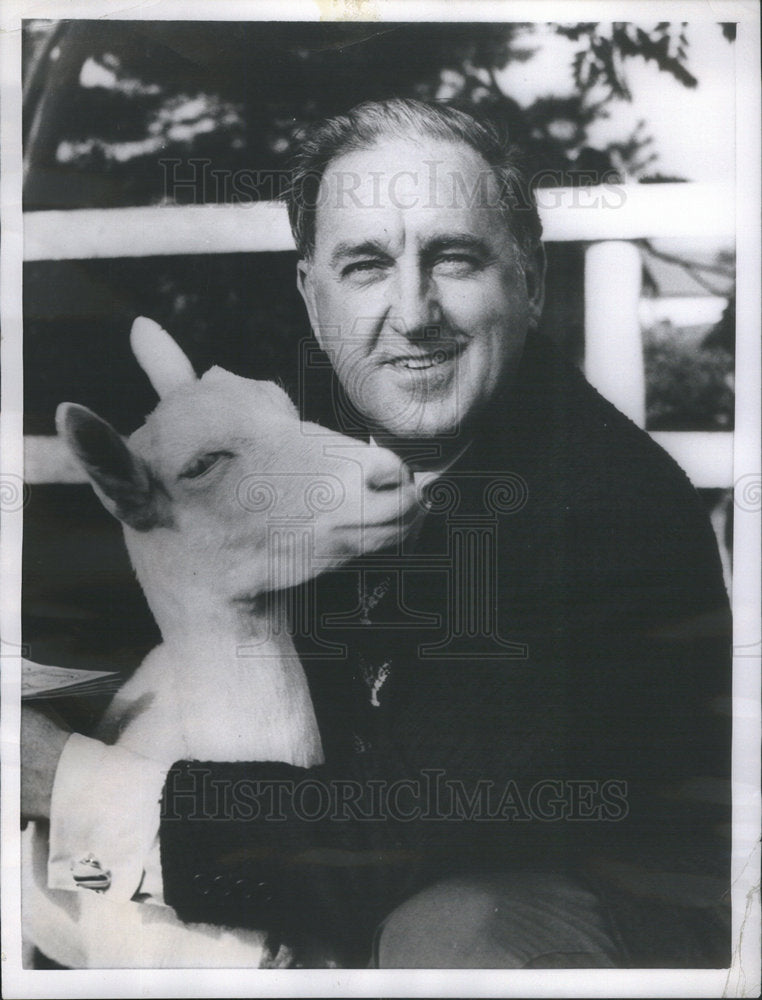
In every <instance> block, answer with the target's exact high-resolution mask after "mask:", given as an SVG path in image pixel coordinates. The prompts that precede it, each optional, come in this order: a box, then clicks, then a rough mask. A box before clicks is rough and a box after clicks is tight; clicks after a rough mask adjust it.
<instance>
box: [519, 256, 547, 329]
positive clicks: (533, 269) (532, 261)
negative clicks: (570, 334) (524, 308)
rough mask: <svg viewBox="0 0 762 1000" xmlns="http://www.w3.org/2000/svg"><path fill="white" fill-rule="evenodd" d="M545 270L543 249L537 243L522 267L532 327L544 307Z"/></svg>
mask: <svg viewBox="0 0 762 1000" xmlns="http://www.w3.org/2000/svg"><path fill="white" fill-rule="evenodd" d="M545 269H546V260H545V247H544V246H543V245H542V243H539V244H538V245H537V249H536V250H534V252H533V253H532V254H531V256H530V257H529V260H528V261H527V263H526V265H525V267H524V280H525V281H526V286H527V298H528V300H529V318H530V322H531V323H532V325H533V326H537V324H538V323H539V322H540V316H541V315H542V309H543V306H544V305H545Z"/></svg>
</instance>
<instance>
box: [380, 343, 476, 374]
mask: <svg viewBox="0 0 762 1000" xmlns="http://www.w3.org/2000/svg"><path fill="white" fill-rule="evenodd" d="M465 346H466V345H465V344H449V345H448V346H447V347H437V348H435V349H434V350H431V351H425V352H417V353H415V354H401V355H397V356H396V357H393V358H389V360H388V361H387V362H386V363H387V364H389V365H391V366H392V367H393V368H398V369H399V368H401V369H407V370H408V371H416V372H417V371H426V370H427V369H428V368H437V367H439V366H440V365H444V364H446V363H447V362H448V361H452V360H453V359H454V358H457V357H458V356H459V355H461V354H462V353H463V351H464V350H465Z"/></svg>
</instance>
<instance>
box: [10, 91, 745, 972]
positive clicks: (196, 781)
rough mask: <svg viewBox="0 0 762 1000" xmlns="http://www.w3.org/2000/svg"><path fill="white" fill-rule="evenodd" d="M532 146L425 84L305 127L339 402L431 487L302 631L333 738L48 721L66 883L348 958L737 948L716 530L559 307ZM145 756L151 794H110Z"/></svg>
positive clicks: (42, 801) (606, 957)
mask: <svg viewBox="0 0 762 1000" xmlns="http://www.w3.org/2000/svg"><path fill="white" fill-rule="evenodd" d="M520 163H521V161H520V157H519V155H518V153H517V151H516V150H515V149H513V148H512V147H511V146H510V144H508V143H507V142H506V141H505V140H504V138H503V137H502V136H501V135H500V134H499V132H498V131H497V130H496V129H495V128H493V127H492V126H491V125H487V124H483V123H479V122H477V121H476V120H475V119H474V118H472V117H471V116H470V115H467V114H464V113H462V112H460V111H457V110H454V109H451V108H447V107H444V106H430V105H425V104H421V103H419V102H415V101H402V100H395V101H387V102H380V103H372V104H366V105H361V106H360V107H358V108H355V109H353V110H352V111H351V112H349V113H348V114H346V115H342V116H339V117H337V118H334V119H331V120H328V121H325V122H321V123H318V124H317V125H315V126H314V127H313V128H312V129H311V131H310V132H309V134H308V135H307V136H306V137H305V138H304V140H303V142H302V144H301V149H300V153H299V156H298V158H297V162H296V165H295V169H294V176H293V184H292V188H291V193H290V201H289V212H290V218H291V223H292V229H293V232H294V236H295V240H296V243H297V248H298V250H299V261H298V264H297V278H298V286H299V290H300V292H301V294H302V296H303V298H304V301H305V303H306V306H307V311H308V314H309V318H310V322H311V325H312V328H313V330H314V333H315V336H316V337H317V340H318V342H319V344H320V345H321V346H322V348H323V350H324V351H325V352H326V353H327V355H328V356H329V358H330V360H331V362H332V365H333V368H334V371H335V376H336V385H335V386H334V389H335V394H334V396H333V397H332V399H333V401H334V403H335V404H336V405H335V408H334V414H333V417H334V420H335V422H336V423H337V424H338V425H339V426H340V429H346V428H345V427H343V426H342V424H343V423H344V422H345V419H346V414H347V412H348V410H347V409H346V407H345V403H348V404H349V405H350V409H351V411H352V419H353V420H355V419H357V420H359V421H360V422H361V424H362V426H361V427H360V428H359V430H358V433H362V434H364V435H366V436H370V437H372V438H374V439H375V440H379V441H383V443H384V444H387V445H389V446H391V447H392V448H394V449H395V450H396V451H397V452H398V453H399V454H400V455H402V456H403V457H405V458H406V459H407V460H408V461H409V462H410V463H411V465H412V466H413V468H414V469H417V470H418V476H419V480H420V481H421V484H422V489H423V491H424V494H425V495H426V496H427V498H428V499H427V510H428V512H427V514H426V516H425V518H423V519H422V522H421V523H419V524H418V525H417V529H416V530H415V531H413V532H412V534H411V538H410V539H408V540H407V541H406V543H405V545H404V546H403V547H402V548H401V549H399V550H397V551H395V552H393V553H386V554H385V555H383V557H382V558H379V557H373V558H372V559H370V560H366V561H365V562H362V561H361V562H360V563H359V564H358V565H357V566H355V567H353V569H352V572H351V573H347V572H344V573H339V574H334V575H333V576H327V577H324V578H322V580H320V581H319V582H318V584H317V587H316V590H317V594H316V596H315V600H314V604H313V605H312V607H313V609H314V613H313V615H312V616H311V617H310V618H309V620H308V621H307V622H306V623H303V624H304V625H305V627H304V628H303V634H302V635H301V636H300V650H301V652H302V655H303V659H304V663H305V667H306V669H307V671H308V674H309V678H310V689H311V694H312V697H313V700H314V703H315V708H316V713H317V717H318V721H319V724H320V727H321V735H322V738H323V744H324V748H325V753H326V761H325V764H323V765H321V766H319V767H314V768H309V769H301V768H297V767H292V766H290V765H286V764H282V763H278V762H264V763H261V762H259V763H256V762H253V763H251V764H225V763H223V762H202V763H199V762H192V761H180V762H178V763H177V764H175V765H174V766H173V767H172V768H171V769H170V771H169V773H168V774H166V773H165V772H164V771H161V770H160V769H156V768H155V767H154V768H152V766H151V765H149V764H148V762H146V761H145V760H143V759H142V758H135V759H134V761H133V763H132V764H130V762H129V760H128V759H127V757H125V755H124V753H123V752H122V754H121V756H119V757H118V758H116V757H114V758H113V760H112V758H111V757H110V751H109V750H108V749H107V748H104V747H102V746H100V745H98V744H95V743H94V741H89V740H85V739H84V738H82V737H77V738H76V739H75V740H72V741H70V742H68V743H66V745H65V747H64V750H63V755H62V757H61V759H60V763H59V765H58V770H57V772H56V770H55V767H56V762H57V761H58V755H59V753H60V750H61V746H62V745H63V744H64V742H65V740H66V734H64V733H61V732H59V731H58V730H57V729H56V728H55V727H54V726H51V725H50V724H47V728H45V725H46V724H45V723H43V722H42V721H41V720H39V718H37V717H35V716H30V717H29V723H28V730H27V732H28V735H29V738H28V740H27V746H28V747H29V748H30V749H29V750H28V765H27V768H26V775H27V777H26V779H25V781H26V789H27V792H26V803H27V812H28V813H30V814H31V815H48V814H49V812H50V806H49V799H50V792H51V787H52V786H53V788H54V791H53V797H54V809H53V815H52V817H51V842H52V843H54V844H55V845H56V858H55V859H53V858H52V859H51V866H50V874H51V879H52V882H53V884H54V886H55V887H57V888H67V887H69V888H73V887H72V886H71V873H70V865H71V862H73V861H76V859H77V857H78V855H79V854H80V853H81V852H82V851H85V852H89V853H88V856H90V854H92V856H94V857H95V858H96V860H97V861H98V863H99V865H100V866H101V867H102V868H104V869H108V870H109V871H111V872H112V873H113V880H112V887H111V888H110V889H109V890H108V891H109V892H111V893H114V892H117V891H118V892H120V893H122V894H123V895H124V896H125V898H129V896H131V895H132V894H133V893H135V892H138V891H139V892H141V893H142V894H143V898H146V897H148V896H154V897H156V898H162V895H163V900H164V901H165V902H166V903H167V904H169V905H171V906H172V907H174V908H175V909H176V911H177V913H178V914H179V915H180V916H181V918H182V919H184V920H186V921H206V922H213V923H218V924H223V925H230V926H234V927H252V928H258V927H267V928H269V929H270V930H271V931H272V934H273V936H274V938H275V939H284V940H292V941H293V940H311V941H315V940H318V939H319V940H322V941H323V942H324V943H325V946H326V949H327V950H328V951H329V952H331V953H332V954H338V955H339V956H340V957H341V961H342V962H344V963H347V964H365V963H367V962H368V961H369V960H370V961H371V962H373V963H375V964H377V965H379V966H382V967H424V968H425V967H430V968H437V967H468V968H474V967H483V968H563V967H602V968H612V967H628V966H629V967H633V966H649V965H658V966H670V965H674V966H678V967H700V966H714V967H718V966H722V965H725V964H727V961H728V960H729V923H728V912H727V905H726V904H727V889H728V867H727V865H728V858H727V855H728V850H727V848H728V845H727V843H726V842H723V838H722V823H723V822H724V821H726V819H727V817H726V816H725V814H724V809H723V804H722V801H721V798H722V797H721V795H718V794H717V789H718V788H719V787H721V784H722V781H723V780H724V779H727V777H728V762H729V742H728V733H727V727H726V725H725V721H724V719H723V718H722V716H721V715H718V713H717V705H718V704H719V702H718V698H719V697H720V696H721V695H722V694H723V693H725V692H726V691H727V688H728V672H727V669H728V652H729V631H728V623H727V611H728V604H727V597H726V594H725V591H724V587H723V583H722V575H721V569H720V564H719V558H718V555H717V552H716V546H715V542H714V538H713V535H712V532H711V529H710V528H709V526H708V523H707V520H706V517H705V516H704V513H703V510H702V508H701V504H700V501H699V498H698V497H697V495H696V493H695V491H694V490H693V488H692V487H691V486H690V484H689V483H688V481H687V479H686V478H685V476H684V475H683V473H682V472H681V471H680V470H679V469H678V467H677V466H676V465H675V464H674V463H673V462H672V461H671V460H670V459H669V458H668V457H667V456H666V455H665V454H664V453H663V452H661V451H660V449H659V448H657V446H656V445H654V444H653V442H652V441H651V440H650V438H649V437H648V435H646V434H645V433H644V432H642V431H640V430H639V429H638V428H636V427H635V426H634V425H632V424H631V423H630V422H629V421H628V420H627V419H626V418H624V417H623V416H622V415H621V414H620V413H618V412H617V411H616V410H615V409H614V407H612V406H611V405H610V404H608V403H607V402H606V401H605V400H603V399H602V398H601V397H600V396H598V394H597V393H595V392H594V390H593V389H591V387H590V386H589V385H587V384H586V383H585V381H584V379H583V378H582V377H581V375H580V374H579V372H578V371H576V369H574V368H573V367H572V366H570V365H568V364H567V363H566V362H565V361H564V360H563V359H561V358H560V357H558V355H557V354H556V353H555V351H554V350H553V349H552V348H551V346H550V345H549V344H548V343H546V342H545V341H544V340H543V339H542V338H541V337H540V336H539V335H538V334H537V330H536V327H537V324H538V320H539V317H540V312H541V308H542V294H543V277H544V274H543V269H544V263H543V253H542V247H541V244H540V233H541V227H540V222H539V218H538V215H537V211H536V208H535V206H534V202H533V200H532V197H531V195H530V194H529V184H528V182H527V180H526V179H525V177H524V176H523V174H522V172H521V168H520ZM612 336H616V318H615V317H612ZM426 480H428V482H426ZM130 767H132V773H133V779H134V780H133V784H134V787H135V794H134V801H131V802H127V803H125V801H124V797H123V796H122V799H120V800H119V801H118V802H113V801H112V802H111V806H110V807H107V805H106V803H108V802H109V794H108V789H109V787H110V786H111V785H113V784H115V780H116V776H118V780H119V787H120V788H121V789H125V788H129V787H130V781H125V780H124V775H125V770H127V769H129V768H130ZM54 772H55V783H54ZM162 786H163V788H164V791H163V795H162V794H161V789H162ZM111 798H112V800H113V796H112V797H111ZM159 798H161V799H162V804H161V810H160V807H159V801H158V800H159ZM141 807H142V813H143V817H142V820H141V822H140V823H138V821H137V820H136V821H135V823H134V824H130V826H129V828H126V827H125V825H124V824H123V823H121V824H120V823H118V822H117V820H118V818H119V817H120V816H121V814H122V813H123V812H124V811H125V810H127V811H128V812H129V814H130V815H132V814H133V813H135V814H137V813H138V812H140V811H141ZM72 815H76V818H77V821H76V824H73V825H74V827H75V829H76V836H75V837H73V838H72V835H71V834H70V832H69V834H68V836H67V822H66V820H67V817H70V816H72ZM70 826H71V824H70ZM138 826H140V827H141V830H142V832H141V833H140V834H139V835H138V834H136V833H135V829H136V828H137V827H138ZM157 830H159V840H160V863H159V853H158V850H153V851H151V850H149V846H150V844H151V841H152V838H153V837H154V835H155V834H156V831H157ZM125 831H126V832H125ZM141 845H142V851H143V853H142V854H141ZM307 961H309V960H307ZM315 961H317V960H316V959H315Z"/></svg>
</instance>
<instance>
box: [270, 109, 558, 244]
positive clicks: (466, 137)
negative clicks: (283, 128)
mask: <svg viewBox="0 0 762 1000" xmlns="http://www.w3.org/2000/svg"><path fill="white" fill-rule="evenodd" d="M409 135H414V136H420V135H426V136H429V137H430V138H433V139H439V140H441V141H444V142H460V143H464V144H465V145H467V146H470V147H471V148H472V149H474V150H475V151H476V152H477V153H479V154H480V156H481V157H482V158H483V159H484V160H485V161H486V162H487V164H488V165H489V167H490V168H491V170H492V172H493V174H494V176H495V178H496V180H497V182H498V189H499V194H498V198H499V202H498V205H499V208H500V210H501V211H502V213H503V215H504V217H505V219H506V223H507V225H508V228H509V230H510V232H511V233H512V235H513V237H514V239H515V241H516V244H517V247H518V249H519V252H520V254H521V256H522V258H523V259H524V260H526V259H528V257H529V256H530V255H531V254H532V253H533V252H534V250H535V249H536V248H537V246H538V245H539V242H540V238H541V236H542V223H541V222H540V217H539V214H538V212H537V204H536V202H535V198H534V193H533V192H532V189H531V185H530V182H529V180H528V171H527V166H526V161H525V157H524V154H523V153H522V151H521V150H520V149H519V148H518V147H517V146H516V145H514V144H513V143H512V142H511V141H510V140H509V137H508V135H507V134H505V133H503V132H502V131H501V130H500V129H499V128H498V127H497V126H496V125H495V124H493V123H492V122H488V121H484V120H479V119H477V118H476V117H474V116H473V115H472V114H469V113H467V112H465V111H460V110H459V109H457V108H453V107H450V106H448V105H446V104H426V103H424V102H423V101H416V100H412V99H408V98H394V99H391V100H386V101H366V102H364V103H363V104H358V105H357V106H356V107H354V108H352V110H351V111H348V112H347V113H346V114H342V115H336V116H335V117H333V118H326V119H324V120H322V121H319V122H316V123H315V124H313V125H311V126H309V128H308V129H307V130H306V132H305V133H304V135H303V137H302V138H301V140H300V142H299V149H298V151H297V153H296V155H295V157H294V161H293V167H292V173H291V183H290V185H289V188H288V190H287V191H286V193H285V197H286V199H287V202H288V217H289V222H290V223H291V232H292V233H293V236H294V242H295V243H296V246H297V249H298V251H299V253H300V254H301V256H302V257H303V258H305V259H309V258H310V257H311V256H312V253H313V251H314V249H315V216H316V212H317V205H318V190H319V187H320V182H321V180H322V177H323V174H324V173H325V171H326V169H327V167H328V165H329V164H330V163H331V162H332V161H333V160H335V159H337V158H338V157H340V156H343V155H344V154H345V153H350V152H354V151H356V150H364V149H368V148H370V147H372V146H374V145H375V144H376V143H377V142H378V141H379V139H383V138H388V137H389V136H401V137H404V136H409Z"/></svg>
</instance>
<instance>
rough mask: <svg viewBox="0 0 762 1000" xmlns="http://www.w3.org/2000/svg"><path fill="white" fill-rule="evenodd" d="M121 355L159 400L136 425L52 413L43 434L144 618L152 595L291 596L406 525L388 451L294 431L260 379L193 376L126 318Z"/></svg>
mask: <svg viewBox="0 0 762 1000" xmlns="http://www.w3.org/2000/svg"><path fill="white" fill-rule="evenodd" d="M133 348H134V349H135V353H136V355H137V356H138V358H139V360H140V361H141V363H142V364H143V366H144V367H145V368H146V369H147V372H148V374H149V377H151V378H152V381H153V383H154V386H155V387H156V388H157V390H158V391H159V392H160V394H161V396H162V398H161V401H160V402H159V405H158V406H157V408H156V409H155V410H154V411H153V413H151V415H150V416H149V417H148V418H147V420H146V422H145V424H144V425H143V426H142V427H140V428H139V429H138V430H137V431H135V433H134V434H132V435H131V436H130V438H129V439H128V440H127V442H125V441H123V440H122V438H121V437H120V436H119V435H118V434H117V433H116V431H115V430H114V429H113V428H112V427H111V426H110V425H109V424H108V423H106V422H105V421H104V420H102V419H101V418H100V417H98V416H96V415H95V414H94V413H92V412H91V411H90V410H88V409H86V408H85V407H82V406H78V405H76V404H73V403H63V404H61V406H60V407H59V408H58V411H57V414H56V425H57V427H58V431H59V433H60V434H61V436H62V437H63V438H64V439H65V440H66V442H67V443H68V445H69V447H70V449H71V450H72V451H73V453H74V454H75V455H76V457H77V458H78V459H79V461H80V463H81V464H82V466H83V467H84V469H85V471H86V473H87V475H88V477H89V479H90V481H91V483H92V485H93V487H94V488H95V491H96V493H97V494H98V496H99V497H100V499H101V501H102V502H103V504H104V506H105V507H106V508H107V509H108V510H109V511H110V512H111V513H112V514H113V515H114V516H115V517H117V518H119V520H120V521H122V523H123V525H124V528H125V538H126V542H127V547H128V549H129V551H130V555H131V558H132V560H133V563H134V565H135V569H136V571H137V574H138V577H139V579H140V582H141V584H142V585H143V587H144V589H145V590H146V595H147V597H148V600H149V603H151V606H152V608H153V609H154V613H156V610H157V609H156V607H155V604H156V603H157V602H158V603H160V604H164V603H166V602H165V599H164V598H163V597H161V596H160V592H161V590H162V589H163V590H164V591H166V590H167V589H169V590H174V592H175V596H176V597H177V598H178V599H181V598H182V599H183V600H185V599H187V600H188V601H189V602H190V604H191V606H196V605H199V603H200V604H201V605H203V602H204V601H205V600H214V601H215V602H219V601H220V600H222V601H225V600H227V601H239V600H245V599H247V598H250V597H253V596H255V595H258V594H261V593H265V592H268V591H272V590H280V589H283V588H285V587H289V586H293V585H295V584H298V583H301V582H304V581H305V580H307V579H310V578H311V577H313V576H315V575H317V574H318V573H320V572H323V571H324V570H327V569H330V568H333V567H336V566H338V565H340V564H342V563H343V562H345V561H347V560H348V559H351V558H353V557H354V556H357V555H360V554H363V553H366V552H370V551H375V550H377V549H380V548H385V547H387V546H389V545H392V544H393V543H395V542H396V541H397V540H398V539H400V538H401V537H402V535H403V534H404V533H405V532H406V531H407V530H408V528H409V526H410V524H411V523H412V521H413V520H414V519H415V515H416V511H417V509H418V504H417V500H416V496H415V490H414V487H413V482H412V476H411V473H410V471H409V469H408V468H407V466H405V465H404V463H403V462H402V461H401V460H400V459H399V458H398V457H397V456H396V455H394V454H393V453H392V452H390V451H387V450H385V449H382V448H376V447H373V446H371V445H368V444H365V443H364V442H361V441H357V440H355V439H353V438H348V437H345V436H344V435H341V434H338V433H336V432H333V431H329V430H326V429H325V428H322V427H319V426H317V425H316V424H305V423H302V422H301V421H300V419H299V416H298V413H297V410H296V407H295V406H294V404H293V403H292V401H291V400H290V399H289V397H288V396H287V395H286V393H285V392H284V391H283V390H282V389H280V388H279V387H278V386H277V385H275V384H274V383H272V382H257V381H251V380H249V379H244V378H241V377H239V376H237V375H233V374H231V373H230V372H227V371H224V370H223V369H221V368H212V369H210V370H209V371H208V372H206V374H205V375H203V376H202V377H201V378H200V379H197V378H196V376H195V374H194V373H193V370H192V368H191V366H190V363H189V362H188V361H187V359H185V357H184V355H182V353H181V352H180V349H179V348H178V347H177V345H176V344H175V343H174V341H172V340H171V338H169V335H168V334H166V333H165V332H164V331H163V330H161V328H160V327H158V326H157V325H156V324H154V323H152V321H150V320H143V319H141V320H138V321H136V324H135V326H134V327H133ZM157 617H158V615H157ZM159 624H160V625H161V622H160V623H159Z"/></svg>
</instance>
